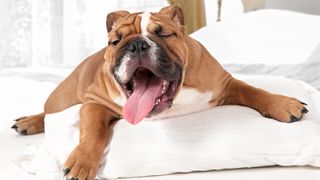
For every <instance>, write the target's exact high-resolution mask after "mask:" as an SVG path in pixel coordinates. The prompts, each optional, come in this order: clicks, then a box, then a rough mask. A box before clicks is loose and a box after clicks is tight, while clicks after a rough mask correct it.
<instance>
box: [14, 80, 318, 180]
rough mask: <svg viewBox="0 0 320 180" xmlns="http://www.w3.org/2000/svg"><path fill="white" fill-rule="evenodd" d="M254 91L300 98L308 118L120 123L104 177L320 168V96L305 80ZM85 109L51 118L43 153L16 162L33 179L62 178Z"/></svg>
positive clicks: (208, 117)
mask: <svg viewBox="0 0 320 180" xmlns="http://www.w3.org/2000/svg"><path fill="white" fill-rule="evenodd" d="M246 81H247V82H249V83H250V84H253V85H256V86H258V87H262V88H265V89H268V90H270V91H272V92H276V93H282V94H286V95H291V96H295V97H297V98H299V99H301V100H302V101H305V102H307V103H308V109H309V111H310V112H309V113H308V114H307V115H306V116H305V117H304V119H303V120H302V121H300V122H296V123H292V124H288V123H280V122H277V121H275V120H272V119H267V118H264V117H261V116H260V115H259V114H258V113H257V112H256V111H254V110H252V109H249V108H246V107H240V106H223V107H215V108H212V109H210V110H203V111H202V112H198V113H194V114H189V115H180V116H178V117H175V118H170V119H162V120H152V121H151V120H144V121H142V122H141V123H140V124H138V125H137V126H132V125H130V124H128V123H127V122H126V121H125V120H120V121H118V122H117V123H116V125H115V126H114V128H113V131H114V133H113V136H112V140H111V142H110V146H108V147H107V148H106V150H105V158H104V159H103V160H102V162H101V167H100V171H99V173H98V176H97V178H117V177H137V176H149V175H159V174H170V173H175V172H190V171H205V170H213V169H230V168H243V167H257V166H272V165H282V166H293V165H298V166H302V165H311V166H315V167H320V113H319V109H320V108H319V107H320V106H319V104H318V103H319V100H320V94H319V92H318V91H316V90H314V89H313V88H312V87H310V86H309V85H306V84H304V83H302V82H300V81H295V80H289V79H285V78H279V77H257V78H246ZM79 107H80V106H74V107H71V108H69V109H67V110H65V111H63V112H61V113H57V114H53V115H49V116H47V118H46V120H45V125H46V135H45V139H44V140H43V142H42V144H40V145H39V146H38V149H37V151H36V152H33V153H31V154H30V153H29V154H23V155H21V156H19V157H18V158H17V159H16V161H15V163H16V164H18V166H19V167H20V168H21V169H22V170H24V171H25V172H26V177H27V176H29V177H32V179H52V180H56V179H61V178H62V177H63V176H62V173H61V172H62V164H63V163H64V161H65V159H66V158H67V156H68V154H69V153H70V152H71V151H72V149H73V148H74V147H75V146H76V144H77V143H78V137H79V130H78V127H79V115H78V110H79Z"/></svg>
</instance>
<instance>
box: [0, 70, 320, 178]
mask: <svg viewBox="0 0 320 180" xmlns="http://www.w3.org/2000/svg"><path fill="white" fill-rule="evenodd" d="M0 84H1V89H0V99H1V101H0V108H1V109H2V110H3V111H1V113H0V119H1V121H2V122H1V124H0V144H1V146H2V147H1V148H0V154H1V155H2V157H1V158H0V177H1V178H3V179H13V180H20V179H21V180H22V179H24V180H25V178H24V176H23V173H22V171H20V170H19V168H18V167H16V166H14V165H13V163H12V162H15V161H17V160H18V159H16V157H19V155H21V152H22V151H23V152H25V151H32V150H33V149H32V147H34V146H35V145H37V144H38V143H39V141H41V140H42V139H43V137H44V136H43V134H40V135H33V136H20V135H18V134H17V133H15V132H14V131H12V130H11V129H10V126H11V125H12V123H13V122H12V120H13V119H14V118H16V117H18V116H20V115H21V116H23V115H28V114H30V113H38V112H39V110H41V108H42V105H43V102H44V101H45V99H46V97H47V95H48V93H50V92H51V91H52V89H53V88H54V87H55V85H56V83H52V82H48V81H39V80H30V79H26V78H24V77H8V76H6V77H1V76H0ZM4 85H5V86H4ZM21 87H23V88H21ZM279 177H281V179H283V180H287V179H288V180H289V179H290V180H300V179H301V178H305V179H308V180H318V179H319V178H320V170H319V169H317V168H311V167H266V168H252V169H237V170H222V171H208V172H194V173H187V174H173V175H166V176H154V177H146V178H134V180H138V179H141V180H142V179H143V180H159V179H169V180H171V179H172V180H179V179H184V180H185V179H187V180H188V179H190V180H191V179H204V180H209V179H210V180H211V179H214V178H216V179H222V180H239V179H261V180H264V179H266V180H267V179H277V178H279Z"/></svg>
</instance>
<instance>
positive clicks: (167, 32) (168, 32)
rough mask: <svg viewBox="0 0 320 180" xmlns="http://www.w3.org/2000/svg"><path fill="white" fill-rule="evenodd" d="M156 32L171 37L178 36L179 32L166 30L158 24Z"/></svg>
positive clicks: (161, 35)
mask: <svg viewBox="0 0 320 180" xmlns="http://www.w3.org/2000/svg"><path fill="white" fill-rule="evenodd" d="M155 34H156V35H157V36H159V37H163V38H166V37H171V36H176V35H177V34H176V33H175V32H170V31H165V30H163V29H162V27H161V26H158V27H157V29H156V30H155Z"/></svg>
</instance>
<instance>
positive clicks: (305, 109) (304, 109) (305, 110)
mask: <svg viewBox="0 0 320 180" xmlns="http://www.w3.org/2000/svg"><path fill="white" fill-rule="evenodd" d="M301 112H302V113H308V112H309V111H308V109H307V108H305V107H303V109H302V110H301Z"/></svg>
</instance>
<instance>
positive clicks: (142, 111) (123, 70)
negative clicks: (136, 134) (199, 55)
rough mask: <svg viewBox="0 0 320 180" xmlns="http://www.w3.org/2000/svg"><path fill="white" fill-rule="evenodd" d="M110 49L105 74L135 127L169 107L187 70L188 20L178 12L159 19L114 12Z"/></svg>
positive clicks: (169, 9)
mask: <svg viewBox="0 0 320 180" xmlns="http://www.w3.org/2000/svg"><path fill="white" fill-rule="evenodd" d="M107 29H108V37H109V45H108V47H107V50H106V53H105V65H104V70H105V71H106V72H107V73H109V75H110V76H111V77H112V78H113V80H114V81H115V82H116V84H117V88H118V89H119V91H120V92H121V94H122V95H123V96H125V97H126V99H127V102H126V103H125V105H124V106H123V116H124V118H125V119H126V120H128V121H129V122H130V123H132V124H137V123H138V122H140V121H141V120H142V119H143V118H144V117H147V116H152V115H154V114H158V113H160V112H162V111H164V110H165V109H168V108H170V107H171V105H172V102H173V100H174V98H175V97H176V95H177V92H178V91H179V89H180V88H181V86H182V83H183V78H184V70H185V67H186V65H187V62H186V61H187V56H188V47H187V44H186V42H185V39H186V35H185V32H184V20H183V14H182V11H181V9H180V8H179V7H178V6H168V7H165V8H163V9H161V10H160V12H156V13H147V12H138V13H129V12H127V11H116V12H113V13H110V14H109V15H108V16H107Z"/></svg>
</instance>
